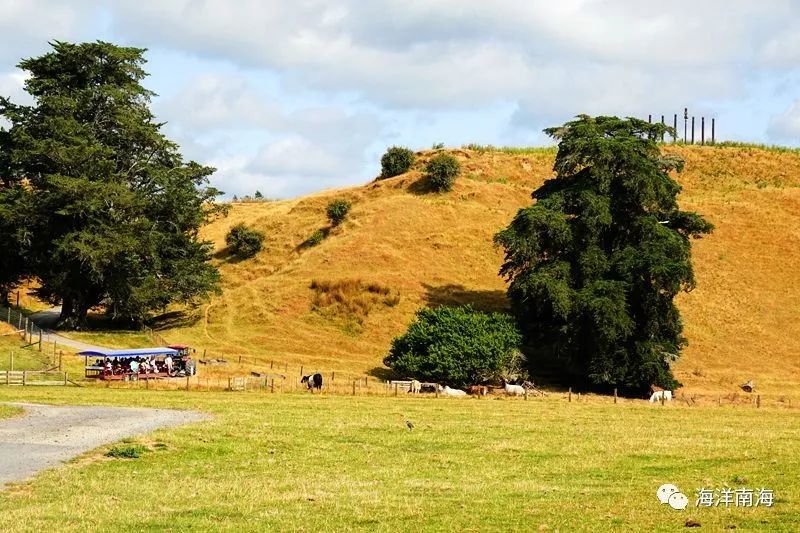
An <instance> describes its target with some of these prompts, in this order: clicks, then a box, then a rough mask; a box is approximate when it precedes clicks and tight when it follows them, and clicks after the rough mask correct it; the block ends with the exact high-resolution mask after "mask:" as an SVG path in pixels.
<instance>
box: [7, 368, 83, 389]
mask: <svg viewBox="0 0 800 533" xmlns="http://www.w3.org/2000/svg"><path fill="white" fill-rule="evenodd" d="M69 383H70V381H69V374H68V373H67V372H54V371H51V370H0V385H21V386H23V387H27V386H35V385H68V384H69Z"/></svg>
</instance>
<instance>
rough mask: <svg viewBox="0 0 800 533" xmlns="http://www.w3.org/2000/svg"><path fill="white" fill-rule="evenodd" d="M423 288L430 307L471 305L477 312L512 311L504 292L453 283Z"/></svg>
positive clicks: (425, 285) (426, 285) (424, 284)
mask: <svg viewBox="0 0 800 533" xmlns="http://www.w3.org/2000/svg"><path fill="white" fill-rule="evenodd" d="M422 286H423V287H424V288H425V295H424V298H425V303H426V304H427V305H428V307H439V306H442V305H448V306H458V305H467V304H470V305H472V307H473V308H474V309H476V310H477V311H483V312H486V313H491V312H503V313H507V312H508V311H509V310H510V307H509V303H508V298H506V293H505V291H502V290H470V289H467V288H466V287H464V286H463V285H457V284H453V283H449V284H447V285H437V286H434V285H428V284H426V283H423V284H422Z"/></svg>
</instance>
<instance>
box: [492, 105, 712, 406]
mask: <svg viewBox="0 0 800 533" xmlns="http://www.w3.org/2000/svg"><path fill="white" fill-rule="evenodd" d="M667 130H668V128H665V127H664V126H662V125H661V124H649V123H647V122H644V121H641V120H637V119H619V118H617V117H588V116H585V115H584V116H579V117H578V118H577V119H576V120H574V121H571V122H568V123H567V124H565V125H563V126H560V127H558V128H550V129H548V130H546V132H547V133H548V134H550V135H552V136H553V137H554V138H556V139H558V140H559V148H558V154H557V156H556V161H555V165H554V170H555V171H556V174H557V176H556V178H555V179H551V180H547V181H546V182H545V183H544V185H542V187H540V188H539V189H538V190H536V191H534V193H533V197H534V199H535V200H536V203H535V204H534V205H533V206H531V207H528V208H524V209H521V210H520V211H519V212H518V213H517V215H516V216H515V217H514V219H513V220H512V221H511V224H510V225H509V226H508V227H507V228H506V229H504V230H502V231H501V232H499V233H498V234H497V235H496V236H495V243H496V244H498V245H500V246H502V247H503V249H504V250H505V260H504V263H503V265H502V267H501V270H500V274H501V275H502V276H504V277H506V278H507V279H508V281H509V287H508V295H509V298H510V299H511V301H512V303H513V308H514V311H515V313H516V314H517V316H518V318H519V322H520V324H522V325H523V327H524V329H525V333H526V334H527V335H528V337H529V341H530V342H532V343H534V345H535V349H538V350H539V351H545V352H547V351H549V352H550V353H551V354H552V355H554V356H555V357H556V358H559V359H557V360H560V361H561V363H560V364H561V366H562V367H563V366H564V363H563V362H564V361H566V362H567V366H568V367H569V370H570V371H573V372H577V373H578V374H579V376H581V377H583V378H585V379H587V380H588V381H589V382H590V383H592V384H594V385H600V386H606V387H611V386H615V387H620V388H623V389H627V390H629V391H631V392H638V391H644V390H646V389H647V388H648V387H649V386H650V385H651V384H656V385H660V386H663V387H666V388H672V387H673V386H675V384H676V382H675V380H674V378H673V377H672V373H671V371H670V367H669V363H670V362H671V361H672V360H673V359H674V356H675V355H677V354H678V352H679V351H680V348H681V346H683V345H684V343H685V339H683V337H682V336H681V330H682V324H681V321H680V315H679V313H678V310H677V308H676V307H675V305H674V304H673V298H674V297H675V295H676V294H677V293H678V292H679V291H680V290H689V289H691V288H692V287H693V286H694V274H693V272H692V266H691V244H690V238H696V237H700V236H702V235H703V234H705V233H709V232H710V231H711V230H712V229H713V226H712V225H711V224H709V223H708V222H706V221H705V220H704V219H703V217H702V216H700V215H698V214H696V213H690V212H684V211H680V210H679V209H678V205H677V195H678V193H679V192H680V186H679V185H678V184H677V182H675V180H673V179H672V177H671V176H670V175H669V174H668V172H670V171H680V170H681V169H682V168H683V162H682V161H680V160H679V159H677V158H675V157H672V156H662V154H661V153H660V151H659V149H658V145H657V144H656V142H655V140H656V139H658V138H660V137H661V134H662V133H663V132H665V131H667ZM665 354H668V355H665Z"/></svg>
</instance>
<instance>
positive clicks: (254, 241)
mask: <svg viewBox="0 0 800 533" xmlns="http://www.w3.org/2000/svg"><path fill="white" fill-rule="evenodd" d="M263 242H264V234H263V233H261V232H260V231H256V230H254V229H252V228H248V227H247V226H245V225H244V224H236V225H235V226H234V227H232V228H231V230H230V231H229V232H228V234H227V235H226V236H225V243H226V244H227V245H228V247H229V248H230V250H231V253H233V254H234V255H236V256H238V257H241V258H242V259H247V258H248V257H253V256H254V255H256V254H257V253H258V252H260V251H261V245H262V244H263Z"/></svg>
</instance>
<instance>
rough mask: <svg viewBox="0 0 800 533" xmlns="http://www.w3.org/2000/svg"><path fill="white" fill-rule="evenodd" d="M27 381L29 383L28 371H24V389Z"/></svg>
mask: <svg viewBox="0 0 800 533" xmlns="http://www.w3.org/2000/svg"><path fill="white" fill-rule="evenodd" d="M27 381H28V371H27V370H23V371H22V386H23V387H24V386H25V384H26V383H27Z"/></svg>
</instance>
